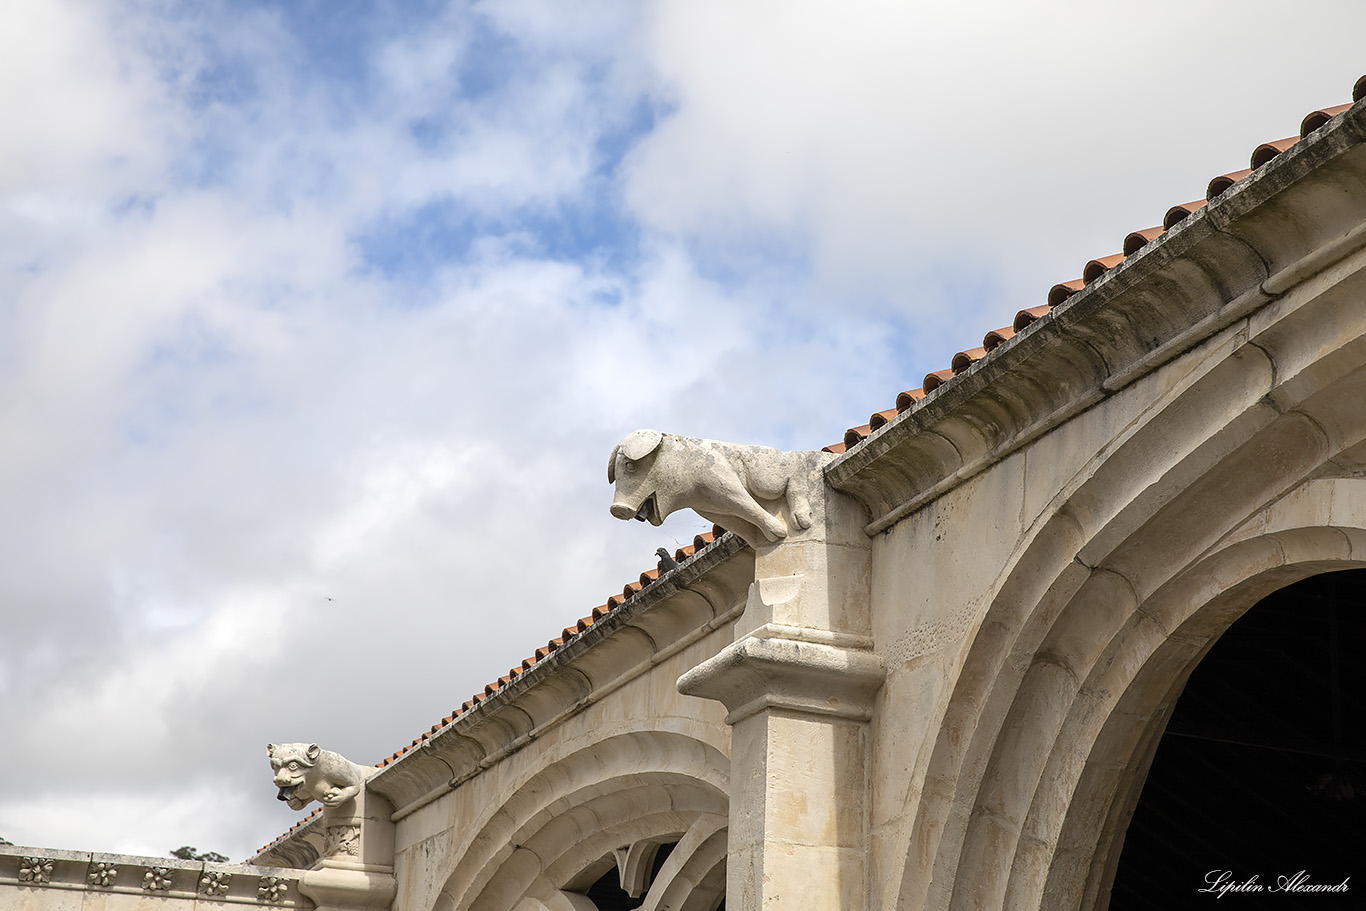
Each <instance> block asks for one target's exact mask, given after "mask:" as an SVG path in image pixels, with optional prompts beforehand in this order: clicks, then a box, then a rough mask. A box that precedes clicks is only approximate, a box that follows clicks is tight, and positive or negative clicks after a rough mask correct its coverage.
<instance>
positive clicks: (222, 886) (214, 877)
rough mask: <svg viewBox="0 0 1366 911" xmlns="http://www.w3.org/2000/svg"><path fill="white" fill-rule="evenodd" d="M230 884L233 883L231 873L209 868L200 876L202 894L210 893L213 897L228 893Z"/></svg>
mask: <svg viewBox="0 0 1366 911" xmlns="http://www.w3.org/2000/svg"><path fill="white" fill-rule="evenodd" d="M230 885H232V874H231V873H220V872H218V871H215V870H209V871H206V872H205V873H204V875H203V876H201V877H200V878H199V891H200V894H202V895H208V896H210V897H211V898H212V897H217V896H220V895H227V894H228V887H229V886H230Z"/></svg>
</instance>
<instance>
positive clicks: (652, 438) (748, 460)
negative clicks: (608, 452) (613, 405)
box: [607, 430, 833, 545]
mask: <svg viewBox="0 0 1366 911" xmlns="http://www.w3.org/2000/svg"><path fill="white" fill-rule="evenodd" d="M831 458H833V456H831V455H829V454H828V453H823V452H782V451H781V450H777V449H773V448H771V447H768V446H745V445H741V444H738V443H722V442H719V441H717V440H699V439H696V438H695V437H681V436H675V435H674V434H671V433H660V432H659V431H658V430H637V431H635V432H634V433H631V434H628V435H627V437H626V439H624V440H622V441H621V443H619V444H618V445H617V447H616V448H615V449H613V450H612V458H611V460H610V461H608V463H607V480H608V482H609V483H614V484H615V485H616V496H615V497H614V498H613V500H612V515H614V516H616V517H617V518H618V519H639V520H641V521H642V522H649V523H650V524H651V525H659V524H660V523H661V522H663V521H664V517H665V516H667V515H669V513H671V512H674V511H675V510H678V509H691V510H693V511H695V512H697V513H698V514H699V515H701V516H702V517H704V518H706V519H710V520H711V521H712V522H714V523H716V524H717V525H720V526H721V527H723V528H726V529H728V530H730V531H733V532H735V533H736V534H737V535H739V536H740V537H741V538H744V539H745V541H746V542H748V543H749V544H750V545H755V544H758V543H760V541H763V540H767V541H770V542H772V541H779V540H781V539H783V538H786V537H787V535H788V533H789V529H788V526H787V522H786V520H785V519H784V518H783V516H782V515H781V514H778V513H775V512H771V511H769V509H767V508H765V507H764V505H763V504H762V503H760V502H759V501H761V500H767V501H769V502H770V503H775V502H776V501H779V500H784V499H785V500H786V503H787V507H788V511H789V512H790V514H791V516H792V521H793V522H794V523H795V524H796V525H797V527H798V528H799V529H806V528H810V527H811V499H812V494H813V492H814V491H813V488H814V486H815V485H818V484H820V483H822V481H821V477H820V474H819V472H818V470H817V469H818V468H819V467H820V466H821V464H823V463H824V462H826V461H828V460H829V459H831Z"/></svg>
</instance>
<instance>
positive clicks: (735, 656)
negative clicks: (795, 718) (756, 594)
mask: <svg viewBox="0 0 1366 911" xmlns="http://www.w3.org/2000/svg"><path fill="white" fill-rule="evenodd" d="M885 673H886V667H885V665H884V663H883V661H882V659H881V658H879V657H878V656H877V655H875V654H873V653H872V652H871V651H869V650H868V649H866V648H853V647H849V646H848V645H842V644H833V643H822V642H813V641H801V640H797V639H788V638H773V637H767V638H760V637H757V636H746V637H745V638H743V639H741V640H739V641H738V642H734V643H732V644H731V645H729V646H727V647H726V648H725V649H723V650H722V651H721V653H720V654H718V655H717V656H716V657H714V658H710V659H708V660H707V661H704V662H702V663H701V664H699V665H698V666H697V667H695V668H693V669H692V670H690V671H688V672H687V673H686V674H684V675H683V676H682V677H680V678H678V691H679V692H680V693H683V694H684V695H687V696H701V697H702V698H704V699H715V700H717V701H718V702H720V703H722V704H723V705H725V707H726V708H727V709H728V710H729V713H730V714H728V715H727V716H726V723H727V724H735V723H736V722H738V721H740V720H742V719H744V718H747V717H749V716H750V715H753V714H754V713H756V712H760V711H763V710H765V709H773V708H779V709H787V710H789V711H797V712H803V713H808V714H815V715H830V716H835V717H839V718H852V719H858V720H866V719H868V718H869V717H870V713H871V700H872V696H873V693H875V692H876V691H877V689H878V687H880V686H881V685H882V679H883V677H884V675H885Z"/></svg>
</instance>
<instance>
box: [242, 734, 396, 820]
mask: <svg viewBox="0 0 1366 911" xmlns="http://www.w3.org/2000/svg"><path fill="white" fill-rule="evenodd" d="M266 755H267V756H269V757H270V767H271V768H272V769H274V770H275V779H274V781H275V787H277V788H279V789H280V792H279V794H277V795H276V797H277V798H278V799H280V800H283V801H285V802H286V803H288V804H289V808H290V809H291V810H302V809H303V808H304V807H305V806H307V805H308V802H309V801H311V800H316V801H318V803H320V804H322V805H323V806H325V807H336V806H340V805H341V804H344V803H346V801H348V800H350V799H351V798H353V797H355V796H356V795H357V794H359V793H360V791H361V788H363V787H364V786H365V780H366V779H367V778H369V777H370V776H371V775H373V774H375V773H376V772H378V771H379V769H376V768H375V767H373V766H363V765H360V764H358V763H355V762H352V761H351V760H349V759H347V758H345V757H344V756H341V755H340V754H337V753H333V752H332V751H331V750H324V749H322V748H320V747H319V746H318V745H317V744H316V743H271V744H267V745H266Z"/></svg>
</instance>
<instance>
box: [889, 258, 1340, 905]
mask: <svg viewBox="0 0 1366 911" xmlns="http://www.w3.org/2000/svg"><path fill="white" fill-rule="evenodd" d="M1316 293H1317V292H1311V291H1305V292H1304V293H1303V294H1298V293H1297V294H1291V295H1287V298H1286V299H1285V300H1284V301H1283V302H1282V303H1283V305H1284V306H1283V307H1282V308H1281V309H1280V310H1279V311H1278V312H1276V313H1275V314H1273V316H1272V317H1271V319H1270V321H1269V322H1268V323H1266V324H1264V325H1263V326H1262V327H1260V329H1259V330H1258V332H1257V333H1256V344H1248V343H1247V339H1246V337H1245V336H1242V335H1240V332H1242V331H1245V330H1239V331H1230V332H1229V333H1228V334H1226V336H1225V337H1223V338H1216V339H1212V340H1211V341H1210V342H1209V343H1208V348H1207V350H1206V351H1203V352H1196V353H1194V354H1192V356H1191V358H1190V359H1189V361H1188V362H1186V363H1183V364H1181V365H1179V366H1176V367H1173V368H1171V369H1170V370H1169V379H1168V380H1167V381H1165V382H1164V384H1163V385H1162V387H1161V388H1160V389H1159V388H1153V389H1148V390H1141V389H1137V388H1136V387H1135V388H1131V389H1130V390H1127V391H1126V392H1124V393H1120V395H1126V394H1132V395H1134V396H1139V397H1151V400H1150V401H1148V402H1147V403H1146V404H1145V405H1144V406H1143V407H1142V408H1141V409H1138V410H1136V411H1131V412H1124V410H1123V409H1117V410H1118V411H1119V412H1120V413H1122V414H1126V417H1125V419H1124V420H1125V423H1124V424H1123V426H1117V427H1115V428H1114V429H1113V430H1107V429H1106V428H1105V426H1104V425H1105V422H1106V420H1107V419H1106V418H1103V417H1097V418H1095V420H1094V422H1093V425H1094V426H1090V425H1087V423H1086V422H1087V420H1088V419H1087V418H1086V417H1081V418H1078V419H1077V423H1076V424H1074V425H1069V426H1068V427H1067V428H1065V429H1064V431H1060V432H1059V434H1058V437H1057V440H1048V439H1043V440H1040V441H1039V442H1037V443H1035V444H1032V445H1034V446H1035V447H1036V449H1037V450H1038V455H1037V456H1036V455H1033V454H1031V456H1030V458H1031V460H1035V459H1037V460H1038V461H1039V462H1046V461H1047V460H1048V455H1047V454H1048V452H1049V451H1050V449H1049V447H1050V446H1052V447H1058V446H1072V447H1075V448H1078V449H1079V450H1080V451H1091V452H1094V453H1095V455H1094V457H1093V458H1092V459H1091V461H1090V462H1089V463H1088V464H1086V465H1085V466H1083V467H1082V468H1081V470H1080V471H1077V472H1076V474H1075V476H1074V477H1072V478H1071V479H1070V480H1069V479H1061V478H1058V479H1052V478H1048V477H1047V469H1046V468H1045V469H1043V471H1042V473H1043V476H1044V477H1045V479H1046V480H1047V482H1048V483H1047V485H1046V486H1048V487H1049V489H1056V491H1057V493H1056V495H1055V496H1054V498H1053V500H1052V502H1050V503H1048V504H1047V505H1046V506H1042V507H1041V508H1040V511H1039V514H1038V518H1037V519H1036V520H1035V521H1034V524H1033V526H1032V527H1030V528H1029V529H1028V530H1027V531H1025V533H1024V534H1023V535H1022V538H1021V542H1020V545H1019V547H1018V549H1017V550H1016V552H1015V554H1014V555H1013V556H1012V558H1011V560H1010V561H1009V563H1008V565H1006V566H1005V567H1003V569H1002V570H1001V573H1000V575H999V576H998V577H997V579H996V580H995V581H994V582H992V583H991V584H990V586H989V594H988V595H987V596H986V603H985V605H984V606H983V607H982V608H981V610H980V613H979V616H980V619H979V620H978V621H977V623H976V625H975V627H974V629H973V631H972V635H971V639H970V641H969V642H967V643H966V644H965V647H964V654H963V658H962V663H961V667H960V669H959V671H958V673H957V675H956V678H955V680H954V681H953V682H952V683H951V684H950V685H951V690H950V692H949V693H948V694H947V702H946V703H945V705H944V708H943V714H942V716H941V717H940V718H939V719H938V723H937V724H935V725H934V729H933V730H932V731H931V732H929V734H928V741H927V743H926V745H925V749H926V750H927V751H928V757H929V758H928V761H927V765H926V772H925V778H924V784H923V787H922V788H921V789H920V790H919V792H918V793H917V794H916V795H914V797H913V799H914V801H915V804H914V806H913V807H912V808H911V809H910V815H911V820H910V822H909V825H908V828H907V829H906V830H905V832H904V833H903V835H902V838H903V839H904V841H903V842H902V844H901V846H900V849H899V854H900V857H901V858H902V860H901V861H900V862H901V863H902V866H901V868H900V870H899V873H900V875H899V876H897V877H895V879H894V881H893V882H890V883H888V892H887V895H888V897H889V898H892V899H894V900H895V901H896V903H897V905H898V906H899V907H906V908H914V907H935V908H969V907H971V908H979V907H980V908H992V907H1012V908H1016V907H1020V908H1029V907H1048V908H1055V907H1056V908H1076V907H1088V908H1089V907H1093V906H1094V904H1095V901H1096V897H1097V896H1098V895H1099V894H1100V891H1099V890H1100V889H1101V888H1103V887H1104V885H1105V883H1107V882H1108V880H1107V879H1106V877H1107V876H1108V875H1109V874H1107V873H1104V872H1103V871H1101V872H1097V871H1096V870H1095V869H1094V866H1095V858H1097V857H1099V856H1108V855H1106V851H1107V850H1108V848H1107V847H1105V846H1106V845H1111V844H1113V843H1114V839H1115V838H1116V837H1117V836H1118V835H1120V834H1122V832H1123V829H1124V825H1125V822H1126V819H1125V817H1124V816H1123V813H1124V812H1126V811H1127V808H1126V807H1125V806H1124V804H1125V801H1126V800H1129V796H1128V795H1129V793H1130V792H1129V791H1126V790H1124V788H1125V787H1130V786H1136V785H1138V784H1141V782H1142V779H1143V775H1144V774H1145V771H1146V768H1147V763H1148V761H1149V760H1150V758H1151V751H1152V749H1153V748H1154V747H1155V743H1156V740H1157V738H1158V737H1159V736H1160V734H1161V731H1162V729H1163V725H1164V724H1165V715H1164V713H1165V711H1166V709H1167V707H1168V706H1169V705H1170V703H1171V701H1172V700H1174V699H1175V697H1176V696H1177V695H1179V693H1180V691H1181V688H1182V686H1183V685H1184V681H1185V679H1186V676H1187V674H1188V673H1189V671H1190V670H1191V668H1192V667H1193V665H1194V663H1195V662H1196V661H1198V659H1199V657H1200V656H1201V654H1202V653H1203V649H1204V648H1205V647H1206V646H1207V645H1208V644H1209V643H1210V642H1211V641H1212V640H1213V639H1214V638H1217V636H1218V635H1219V634H1220V633H1222V631H1223V629H1225V628H1227V626H1228V625H1229V624H1231V623H1232V622H1233V620H1234V619H1236V618H1237V616H1239V615H1240V614H1241V613H1242V611H1244V610H1246V609H1247V608H1248V607H1250V606H1251V605H1252V604H1253V603H1255V602H1256V601H1257V600H1258V599H1259V597H1260V596H1261V595H1262V594H1265V593H1266V592H1269V591H1272V590H1274V589H1276V588H1279V587H1281V586H1283V585H1286V584H1289V583H1290V582H1293V581H1297V580H1298V579H1300V578H1304V577H1305V576H1308V575H1311V574H1314V573H1316V572H1320V571H1324V570H1327V569H1331V568H1342V569H1345V568H1351V567H1353V566H1356V565H1358V563H1357V562H1356V561H1359V560H1361V559H1366V541H1362V540H1360V538H1361V533H1362V532H1361V528H1362V526H1363V525H1366V493H1363V491H1366V481H1362V480H1359V478H1361V477H1363V476H1366V444H1363V440H1364V439H1366V409H1362V408H1361V406H1360V403H1361V402H1362V401H1366V367H1362V366H1361V365H1362V364H1363V363H1366V310H1363V309H1362V308H1361V307H1360V306H1357V305H1356V304H1355V303H1354V302H1359V300H1360V296H1361V294H1362V293H1366V273H1356V274H1354V275H1353V276H1352V278H1351V279H1349V280H1347V281H1344V282H1342V283H1341V284H1339V285H1337V286H1335V287H1334V288H1333V289H1331V290H1330V291H1328V292H1327V293H1323V294H1320V295H1318V296H1315V294H1316ZM1088 434H1094V436H1088ZM1353 476H1355V478H1357V479H1355V480H1354V479H1352V477H1353ZM1315 477H1323V478H1324V479H1323V480H1318V481H1310V480H1309V479H1311V478H1315ZM1334 478H1344V479H1341V480H1334ZM1054 483H1056V485H1057V486H1056V488H1054V487H1053V485H1054ZM1354 554H1355V556H1353V555H1354ZM1164 681H1165V688H1164ZM1124 776H1127V777H1124ZM1120 778H1124V780H1123V781H1122V782H1121V781H1120V780H1119V779H1120ZM1121 792H1123V794H1124V795H1125V796H1124V797H1117V795H1119V794H1120V793H1121ZM1136 793H1137V792H1136V791H1134V792H1133V794H1135V795H1136ZM1131 803H1132V802H1131V801H1130V807H1131ZM1112 811H1114V812H1118V813H1119V814H1120V815H1118V816H1115V815H1112ZM1085 813H1090V814H1092V815H1091V817H1090V820H1087V819H1083V818H1082V815H1083V814H1085ZM1096 819H1104V820H1106V826H1107V827H1106V828H1102V829H1100V830H1096V829H1095V828H1094V826H1093V825H1092V822H1094V820H1096ZM1093 836H1094V837H1093ZM1101 838H1105V839H1109V841H1106V842H1105V844H1104V845H1102V846H1101V847H1098V845H1101V842H1100V841H1099V839H1101ZM1088 839H1089V840H1088ZM1111 872H1112V871H1111ZM1078 883H1080V884H1081V885H1078ZM1045 896H1047V897H1046V898H1045Z"/></svg>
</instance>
